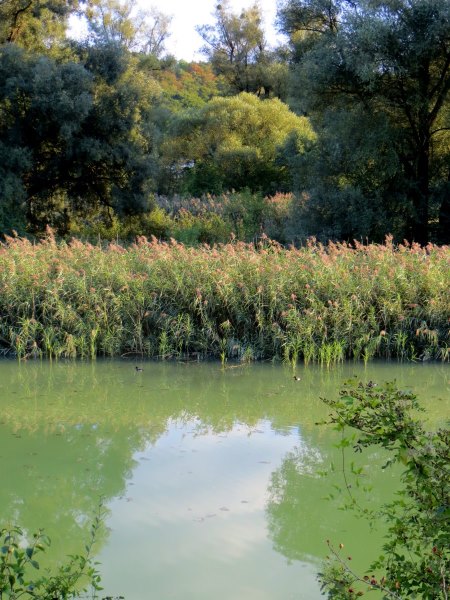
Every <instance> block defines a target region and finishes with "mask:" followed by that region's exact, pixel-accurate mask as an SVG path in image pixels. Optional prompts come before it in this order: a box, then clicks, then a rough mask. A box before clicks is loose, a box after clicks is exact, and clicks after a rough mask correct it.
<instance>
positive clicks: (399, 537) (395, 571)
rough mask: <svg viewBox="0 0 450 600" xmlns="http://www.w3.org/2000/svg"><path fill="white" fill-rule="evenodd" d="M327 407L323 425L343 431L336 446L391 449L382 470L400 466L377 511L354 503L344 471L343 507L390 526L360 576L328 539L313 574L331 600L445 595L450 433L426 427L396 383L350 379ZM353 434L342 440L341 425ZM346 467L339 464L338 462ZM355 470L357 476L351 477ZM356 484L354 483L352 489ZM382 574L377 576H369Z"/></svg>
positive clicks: (449, 558)
mask: <svg viewBox="0 0 450 600" xmlns="http://www.w3.org/2000/svg"><path fill="white" fill-rule="evenodd" d="M325 403H326V404H327V405H329V406H330V407H331V414H330V418H329V421H328V422H329V423H331V424H334V425H335V427H336V429H337V430H338V431H341V432H342V441H341V449H342V452H343V453H344V452H345V451H346V448H348V447H351V446H353V449H354V450H355V451H356V452H363V451H364V449H365V448H368V447H372V446H376V447H379V448H382V449H384V450H385V451H386V452H387V453H389V458H388V460H387V463H386V465H385V468H387V467H388V466H390V465H392V464H398V465H400V466H401V467H402V468H403V474H402V476H401V482H402V488H401V490H400V491H399V492H398V493H397V497H396V499H395V500H393V501H392V502H391V503H389V504H385V505H384V506H383V508H382V511H381V515H374V514H372V513H371V512H370V511H367V509H366V510H364V507H359V506H358V504H357V503H356V500H355V498H354V495H353V493H352V484H351V483H350V479H349V477H351V475H350V473H344V477H345V491H346V492H347V493H348V496H349V507H353V508H355V509H356V510H358V511H360V512H361V513H362V515H363V516H365V518H366V519H371V520H374V519H375V518H377V516H378V518H380V517H381V518H382V519H383V520H384V521H385V522H387V524H388V532H387V534H386V537H385V539H386V543H385V544H384V546H383V554H382V555H381V556H380V558H379V559H378V560H377V561H376V562H375V564H373V565H370V566H369V567H368V570H367V574H366V575H359V574H357V573H356V572H355V571H354V570H353V568H352V567H351V564H350V562H349V559H348V558H346V557H345V556H343V554H342V552H341V550H342V548H343V544H342V543H341V544H340V546H339V549H337V548H335V547H334V546H333V545H332V544H331V542H328V544H329V548H330V558H329V560H328V563H327V564H326V567H325V569H324V571H323V572H322V573H321V574H320V575H319V578H320V580H321V581H322V584H323V589H324V590H325V591H326V592H327V593H328V597H329V598H334V599H335V600H350V599H352V598H355V597H356V596H362V595H364V591H365V590H367V591H370V590H379V591H380V592H381V593H382V597H383V598H386V599H387V598H392V599H393V600H402V599H403V600H406V599H407V598H419V597H420V598H423V599H430V600H431V599H433V600H438V599H446V598H447V597H448V574H449V572H450V483H449V482H450V479H449V475H450V472H449V465H450V430H449V429H439V430H437V431H434V432H427V431H426V430H425V429H424V426H423V424H422V423H421V422H420V421H419V420H418V418H417V415H418V412H419V411H421V410H422V411H423V409H422V408H421V407H420V405H419V403H418V402H417V398H416V396H415V395H414V394H412V393H411V392H404V391H401V390H398V389H397V388H396V387H395V385H394V384H392V383H387V384H385V385H383V386H380V387H378V386H377V385H376V384H375V383H373V382H369V383H368V384H366V385H363V384H362V383H359V384H355V383H354V382H349V383H348V384H347V385H346V386H345V387H344V389H343V390H342V391H341V392H340V396H339V398H338V399H337V400H325ZM348 427H350V428H352V430H353V432H355V433H354V435H351V434H350V435H349V436H347V437H345V435H344V432H345V430H346V428H348ZM343 464H344V462H343ZM356 475H357V474H356ZM353 487H354V486H353ZM374 571H381V576H380V577H375V576H374V575H369V573H373V572H374Z"/></svg>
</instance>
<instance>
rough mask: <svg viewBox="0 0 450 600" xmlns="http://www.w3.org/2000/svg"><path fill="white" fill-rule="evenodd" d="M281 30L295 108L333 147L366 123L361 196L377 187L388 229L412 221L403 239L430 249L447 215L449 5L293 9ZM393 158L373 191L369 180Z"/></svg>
mask: <svg viewBox="0 0 450 600" xmlns="http://www.w3.org/2000/svg"><path fill="white" fill-rule="evenodd" d="M279 21H280V25H281V27H282V29H283V31H284V32H285V33H287V34H289V35H290V39H291V44H292V48H293V62H294V69H293V88H292V91H293V96H294V98H295V101H296V106H297V108H298V109H299V110H301V111H302V112H304V113H307V114H310V115H311V117H312V118H313V120H314V122H315V124H316V127H317V128H318V130H319V131H321V132H322V133H323V135H322V136H321V137H322V139H323V140H325V139H326V138H328V139H330V138H333V136H332V134H331V135H330V128H333V127H334V126H335V123H336V122H337V121H339V122H340V123H342V120H341V117H342V116H343V115H345V113H346V114H349V113H352V114H353V115H354V118H355V119H356V118H361V116H362V118H363V120H364V123H365V125H366V126H367V130H366V132H365V134H366V138H367V141H368V144H367V145H365V147H366V150H367V152H360V154H361V160H360V161H359V162H358V164H357V165H355V161H354V157H352V161H353V165H352V168H353V167H355V168H356V171H358V170H359V175H358V177H359V179H358V182H359V183H358V186H357V187H359V191H360V192H361V186H360V185H359V184H360V183H361V181H364V184H365V185H366V186H369V187H370V186H372V187H371V193H370V194H369V196H366V198H367V201H370V200H371V199H372V200H374V198H375V197H376V198H377V200H376V202H381V204H380V205H379V206H380V207H382V210H383V212H385V214H386V215H387V217H388V220H389V218H390V220H391V221H392V220H394V221H395V220H396V221H397V222H398V221H399V220H403V221H404V227H403V231H402V233H403V235H405V236H407V237H408V238H411V239H414V240H415V241H417V242H419V243H422V244H425V243H426V242H427V241H428V239H429V235H430V223H431V221H433V220H435V219H437V218H438V215H439V212H440V210H439V209H440V208H441V213H442V212H444V213H445V210H444V211H442V208H444V209H445V200H444V199H443V195H442V186H443V185H444V184H445V185H446V186H447V185H448V184H447V181H446V180H447V178H448V172H449V171H448V166H449V164H450V163H449V150H448V144H449V141H450V121H449V111H448V103H449V91H450V3H449V2H448V0H286V1H285V2H283V3H282V5H281V7H280V11H279ZM371 123H373V125H371ZM348 124H349V125H350V124H351V119H350V121H348ZM346 132H347V135H346V134H345V133H346ZM342 133H344V135H343V137H341V138H340V140H337V139H334V140H333V144H334V150H333V151H334V153H335V155H336V156H337V157H338V162H339V161H341V162H344V161H343V157H344V155H345V153H346V152H347V151H348V149H349V147H351V145H352V136H353V135H354V134H353V133H352V127H351V126H350V127H348V128H341V134H342ZM382 133H383V134H384V135H381V134H382ZM376 138H378V145H377V144H375V146H374V141H375V139H376ZM370 146H371V147H372V150H371V152H369V151H368V149H369V147H370ZM329 150H330V151H332V149H331V148H329ZM392 154H393V159H392V160H391V161H390V165H388V164H386V170H385V171H384V172H379V171H378V173H377V176H376V177H374V178H373V181H372V183H370V182H369V180H368V179H367V178H365V173H363V171H364V170H366V171H367V170H369V171H371V170H372V167H373V164H377V163H378V161H379V157H380V155H382V156H387V155H391V156H392ZM444 173H445V177H443V174H444ZM349 174H350V179H351V178H352V177H353V176H354V174H355V169H354V170H353V171H352V170H351V169H350V171H348V170H347V171H345V170H344V171H343V172H341V177H340V185H341V187H346V186H347V190H348V175H349ZM315 175H317V172H316V173H315ZM329 175H330V171H328V173H326V176H329ZM336 175H337V173H336ZM444 180H445V181H444ZM363 187H364V186H363ZM400 196H402V199H401V201H399V198H400ZM342 198H343V202H345V203H347V202H348V201H347V200H346V199H345V198H346V195H345V194H343V195H342ZM363 198H364V193H361V199H363ZM316 200H317V195H316ZM318 204H319V202H316V206H318ZM390 204H391V205H392V206H390ZM441 218H445V216H444V217H441ZM400 229H401V228H400V227H399V232H400ZM441 230H442V227H441ZM448 235H450V234H447V236H448ZM447 241H448V239H447Z"/></svg>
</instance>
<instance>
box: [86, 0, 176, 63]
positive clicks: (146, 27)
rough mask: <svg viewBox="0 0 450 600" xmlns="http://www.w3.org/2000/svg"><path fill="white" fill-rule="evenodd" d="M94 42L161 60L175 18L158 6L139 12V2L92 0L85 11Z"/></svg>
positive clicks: (134, 0)
mask: <svg viewBox="0 0 450 600" xmlns="http://www.w3.org/2000/svg"><path fill="white" fill-rule="evenodd" d="M85 16H86V18H87V22H88V27H89V31H90V34H91V37H92V39H93V41H94V42H95V43H101V44H117V45H119V46H121V47H123V48H126V49H127V50H130V51H138V52H143V53H145V54H152V55H154V56H156V57H160V56H161V55H162V54H163V52H164V50H165V41H166V39H167V37H168V36H169V35H170V23H171V21H172V17H170V16H168V15H166V14H164V13H163V12H161V11H159V10H158V9H156V8H155V7H151V8H150V9H148V10H142V9H138V7H137V2H136V0H90V1H89V4H88V7H87V9H86V11H85Z"/></svg>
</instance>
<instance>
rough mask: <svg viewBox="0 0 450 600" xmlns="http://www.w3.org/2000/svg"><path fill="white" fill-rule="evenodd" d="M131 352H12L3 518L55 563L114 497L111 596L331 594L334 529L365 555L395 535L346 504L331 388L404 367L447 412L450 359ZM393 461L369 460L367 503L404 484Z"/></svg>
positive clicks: (2, 369) (436, 409)
mask: <svg viewBox="0 0 450 600" xmlns="http://www.w3.org/2000/svg"><path fill="white" fill-rule="evenodd" d="M135 364H137V363H131V362H125V361H114V362H106V361H105V362H101V361H98V362H94V363H77V362H75V363H71V362H70V363H69V362H68V363H64V362H57V363H47V362H43V363H41V362H36V363H17V362H11V361H2V362H0V474H1V481H2V485H1V486H0V506H1V509H0V511H1V512H0V525H4V524H6V523H11V522H14V523H17V524H19V525H20V526H22V527H23V528H24V529H26V530H27V531H29V532H32V531H35V530H36V529H38V528H44V529H45V532H46V533H48V535H49V536H50V537H51V538H52V546H51V548H50V550H49V551H48V552H47V553H46V556H45V560H43V561H41V562H42V564H43V566H51V565H52V564H55V563H56V562H58V560H60V559H61V558H62V557H63V556H64V555H67V554H73V553H77V552H80V551H82V549H83V547H84V543H85V541H86V540H87V539H88V536H89V527H90V519H91V517H92V515H93V514H94V512H95V510H96V507H97V506H98V503H99V499H100V497H102V498H103V501H104V505H105V507H106V511H107V514H106V522H105V527H104V528H103V531H102V534H101V536H100V539H99V540H98V543H97V546H96V552H97V555H96V559H97V560H99V561H100V563H101V567H100V571H101V574H102V581H103V586H104V588H105V589H104V590H103V592H101V595H102V596H107V595H110V596H119V595H122V596H125V598H126V599H127V600H141V599H147V598H152V599H153V598H154V599H158V600H160V599H173V600H178V599H179V600H181V599H183V600H185V599H189V600H191V599H192V600H207V599H208V600H210V599H212V598H214V599H217V600H231V599H237V598H239V599H240V598H245V599H248V600H265V599H267V600H286V599H289V598H301V599H306V600H315V599H316V598H320V597H321V594H320V589H319V585H318V582H317V579H316V574H317V571H318V570H319V569H320V565H321V560H322V559H323V558H324V556H325V555H326V554H327V546H326V539H330V540H332V541H333V542H334V543H335V544H336V545H337V544H339V543H340V542H342V543H344V544H345V549H346V551H348V553H349V555H351V556H352V560H353V562H352V565H353V566H354V567H355V568H362V567H363V566H366V565H367V564H368V562H369V561H370V560H371V559H373V558H375V557H376V556H377V554H378V553H379V551H380V545H381V543H382V535H383V530H382V525H381V526H377V524H376V523H374V524H372V525H373V526H374V528H371V527H370V524H367V523H366V522H364V521H361V520H358V519H357V518H356V516H355V514H354V513H353V512H352V511H343V510H342V505H343V503H344V502H345V500H346V498H345V495H344V493H343V492H342V491H340V487H341V486H342V484H343V482H342V474H341V472H340V471H341V470H342V465H341V461H342V456H341V454H340V452H339V450H338V449H336V447H335V444H336V442H338V440H339V438H338V437H337V435H338V434H337V433H336V432H334V431H333V430H332V429H331V428H329V427H327V426H318V425H316V424H315V423H316V422H317V421H320V420H322V419H324V418H326V415H327V408H326V406H325V405H324V404H322V403H321V401H320V397H334V396H336V394H337V393H338V391H339V389H340V387H341V385H342V383H343V382H344V381H345V380H346V379H348V378H349V377H352V376H354V375H356V376H358V377H359V378H360V379H361V380H362V381H368V380H374V381H379V382H381V381H392V380H394V379H395V380H396V381H397V384H398V385H399V387H402V388H407V389H412V391H413V392H415V393H416V394H418V396H419V399H420V400H421V402H422V404H423V405H424V407H425V408H426V413H425V417H426V419H427V420H428V423H429V426H430V427H435V426H437V425H439V424H442V423H445V421H446V420H448V419H449V418H450V367H449V366H448V365H437V364H420V365H413V364H408V365H400V364H397V363H393V364H386V363H373V364H370V365H369V366H367V367H366V368H364V367H363V366H361V365H359V364H346V365H344V366H341V367H337V368H335V369H332V370H326V369H321V368H315V367H309V368H302V367H299V368H298V369H297V371H296V373H297V375H298V376H300V377H301V380H300V381H294V379H293V377H292V372H291V371H290V370H289V369H287V368H286V367H283V366H273V365H262V364H257V365H251V366H237V365H231V366H229V367H228V368H225V369H222V368H221V366H220V365H218V364H217V363H213V364H211V363H209V364H208V363H189V364H171V363H145V364H143V365H142V366H143V371H142V372H137V371H136V369H135ZM353 458H354V457H352V456H351V455H349V460H350V459H351V460H353ZM384 459H385V456H383V455H382V453H380V452H377V451H374V450H369V451H368V452H366V453H364V454H363V455H362V456H361V457H359V458H358V460H359V461H360V464H362V465H363V466H365V467H366V471H365V472H366V475H365V477H366V478H367V482H366V481H364V485H363V486H361V488H360V489H358V490H355V494H358V499H359V500H360V501H361V502H364V503H367V504H368V506H371V507H376V506H377V505H379V504H380V503H381V502H383V501H386V500H388V499H389V498H390V497H392V495H393V494H394V493H395V490H396V488H397V485H398V472H395V471H392V470H389V469H387V470H385V471H382V470H381V469H380V467H381V465H382V464H383V462H384ZM326 471H328V474H327V475H324V473H325V472H326Z"/></svg>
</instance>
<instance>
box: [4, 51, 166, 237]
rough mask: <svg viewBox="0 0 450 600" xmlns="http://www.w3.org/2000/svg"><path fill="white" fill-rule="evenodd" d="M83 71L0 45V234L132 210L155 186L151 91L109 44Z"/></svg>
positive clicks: (130, 61)
mask: <svg viewBox="0 0 450 600" xmlns="http://www.w3.org/2000/svg"><path fill="white" fill-rule="evenodd" d="M81 58H82V60H83V62H84V65H83V64H81V63H78V64H77V63H74V62H63V63H60V62H59V61H55V60H52V59H51V58H49V57H44V56H39V55H30V54H27V53H26V52H25V51H24V50H23V49H21V48H18V47H17V46H16V45H14V44H7V45H5V46H4V47H2V48H0V139H1V143H0V158H1V159H2V160H1V166H0V193H1V194H2V196H1V206H0V219H1V222H0V227H2V228H3V229H7V228H10V227H13V226H20V224H22V225H26V226H27V228H28V230H30V231H34V232H39V231H42V229H43V228H44V227H45V225H46V224H51V225H53V226H55V227H56V228H58V229H59V230H60V232H62V233H65V232H67V230H68V228H69V225H70V220H71V219H72V218H73V217H74V216H83V217H89V216H92V215H96V214H98V213H99V212H103V213H107V214H108V213H109V214H110V215H112V214H113V213H114V212H115V213H119V214H130V213H137V212H140V211H143V210H147V209H148V208H149V202H150V199H151V196H150V190H151V187H152V184H153V176H154V170H155V168H154V161H152V158H151V155H152V141H153V126H152V110H153V106H154V104H155V100H156V98H157V97H158V96H159V86H158V85H157V83H156V82H155V81H154V80H153V79H151V78H149V77H148V76H147V75H146V74H145V73H142V72H140V71H139V69H138V61H137V60H136V59H134V58H132V57H130V56H129V55H125V54H123V52H121V51H120V50H119V49H118V48H117V47H112V48H105V47H95V48H92V47H88V48H87V49H86V51H85V54H83V55H82V56H81Z"/></svg>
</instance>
